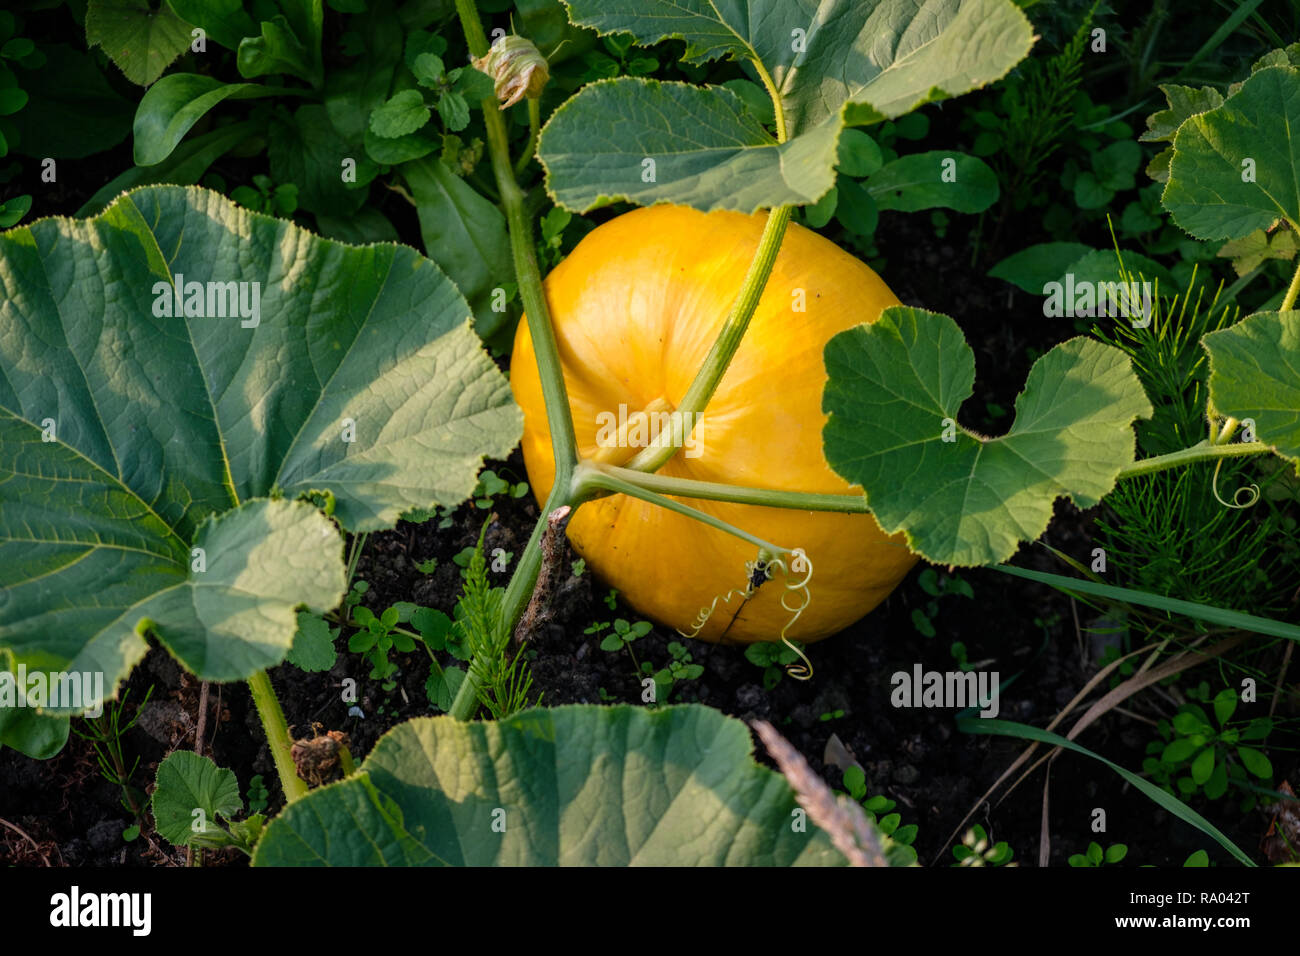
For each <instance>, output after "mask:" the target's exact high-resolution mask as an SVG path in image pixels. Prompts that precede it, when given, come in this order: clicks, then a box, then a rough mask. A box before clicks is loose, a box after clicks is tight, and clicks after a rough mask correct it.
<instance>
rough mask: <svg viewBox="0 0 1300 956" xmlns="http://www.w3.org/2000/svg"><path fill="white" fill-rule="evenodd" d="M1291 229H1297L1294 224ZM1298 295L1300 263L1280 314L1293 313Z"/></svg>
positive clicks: (1292, 278) (1288, 288)
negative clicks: (1292, 309)
mask: <svg viewBox="0 0 1300 956" xmlns="http://www.w3.org/2000/svg"><path fill="white" fill-rule="evenodd" d="M1291 228H1292V229H1295V228H1296V227H1295V224H1294V223H1292V226H1291ZM1297 231H1300V230H1297ZM1297 295H1300V262H1298V263H1296V267H1295V272H1294V273H1292V275H1291V284H1290V285H1289V286H1287V290H1286V295H1285V296H1283V297H1282V304H1281V305H1280V306H1278V309H1277V310H1278V311H1279V312H1289V311H1291V308H1292V306H1294V305H1295V300H1296V296H1297Z"/></svg>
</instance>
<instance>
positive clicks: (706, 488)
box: [575, 442, 1269, 514]
mask: <svg viewBox="0 0 1300 956" xmlns="http://www.w3.org/2000/svg"><path fill="white" fill-rule="evenodd" d="M1267 451H1269V447H1268V446H1267V445H1265V444H1264V443H1262V442H1242V443H1237V444H1232V445H1220V444H1211V443H1210V442H1201V443H1200V444H1197V445H1193V446H1192V447H1190V448H1184V449H1181V450H1179V451H1175V452H1170V453H1169V454H1167V455H1157V456H1155V457H1152V458H1144V459H1142V460H1141V461H1135V462H1134V463H1133V464H1131V465H1129V466H1128V467H1127V468H1123V469H1121V470H1120V472H1119V474H1118V475H1117V476H1116V480H1122V479H1124V478H1135V477H1137V476H1139V475H1149V474H1153V473H1154V472H1158V471H1165V470H1167V469H1169V468H1177V467H1180V466H1183V465H1190V464H1193V463H1195V462H1199V461H1215V460H1222V459H1224V458H1245V457H1247V456H1250V455H1258V454H1262V453H1264V452H1267ZM593 473H599V474H601V475H604V476H606V477H607V478H613V479H617V480H618V481H619V482H621V483H622V484H623V485H631V486H633V487H636V488H639V489H641V490H643V491H647V492H654V493H656V494H659V495H674V496H676V497H679V498H697V499H700V500H704V501H729V502H734V503H736V504H745V505H761V506H763V507H766V508H790V509H793V510H795V511H837V512H841V513H844V514H869V513H870V512H871V508H870V507H869V506H868V505H867V502H866V498H865V496H863V495H852V494H850V495H834V494H813V493H810V492H803V491H778V490H776V489H774V488H745V487H741V486H739V485H726V484H721V483H719V482H713V481H696V480H694V479H691V478H668V477H665V476H663V475H656V474H647V473H645V472H638V471H632V470H631V469H628V468H619V467H617V466H614V465H605V464H597V463H594V462H583V463H582V464H581V465H579V466H578V471H577V475H576V476H575V480H576V481H577V482H579V484H580V485H582V486H583V487H586V488H602V489H606V490H608V484H609V483H608V481H605V482H604V483H601V482H599V481H596V480H593V479H592V478H591V477H590V476H591V475H592V474H593Z"/></svg>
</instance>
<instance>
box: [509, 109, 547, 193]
mask: <svg viewBox="0 0 1300 956" xmlns="http://www.w3.org/2000/svg"><path fill="white" fill-rule="evenodd" d="M527 102H528V142H527V143H525V144H524V151H523V152H522V153H520V154H519V159H518V160H516V161H515V176H516V177H518V176H522V175H523V173H524V170H525V169H527V168H528V164H529V163H530V162H532V159H533V153H535V152H537V136H538V134H539V133H540V132H541V128H542V101H541V100H540V99H538V98H537V97H535V96H530V97H528V98H527Z"/></svg>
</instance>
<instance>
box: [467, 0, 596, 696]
mask: <svg viewBox="0 0 1300 956" xmlns="http://www.w3.org/2000/svg"><path fill="white" fill-rule="evenodd" d="M456 13H457V15H458V16H459V17H460V25H461V29H462V30H463V31H464V34H465V42H466V43H467V44H468V45H469V52H470V54H471V55H473V56H475V57H481V56H483V55H484V54H486V53H487V51H488V40H487V35H486V34H485V33H484V32H483V24H482V23H481V22H480V20H479V16H478V10H477V9H476V8H475V6H474V2H473V0H456ZM529 103H530V105H529V116H530V119H531V117H532V111H533V109H534V108H535V107H534V103H535V101H533V100H530V101H529ZM479 105H480V106H481V107H482V110H483V123H484V126H485V127H486V129H487V141H488V151H489V153H490V154H491V157H492V171H493V174H494V175H495V177H496V182H497V190H498V192H499V193H500V195H501V206H502V209H503V210H504V211H505V214H506V227H507V228H508V230H509V232H510V252H511V258H512V259H513V262H514V269H515V278H516V281H517V282H518V283H519V297H520V299H522V300H523V304H524V311H525V314H526V315H527V317H528V332H529V334H530V335H531V336H532V340H533V352H534V354H535V355H536V358H537V371H538V374H539V376H540V378H541V382H542V398H543V400H544V402H545V405H546V419H547V422H548V423H549V424H550V429H551V453H552V455H553V457H554V460H555V483H554V484H553V485H552V486H551V494H550V496H549V497H548V498H547V500H546V504H545V505H543V507H542V513H541V514H542V516H541V519H540V520H539V521H538V522H537V525H536V527H534V528H533V533H532V535H531V536H530V537H529V539H528V544H527V545H526V546H525V547H524V550H523V553H522V554H521V555H520V557H519V563H518V564H517V565H516V566H515V571H514V574H513V575H511V578H510V584H509V585H508V586H507V588H506V594H505V599H504V600H503V601H502V604H501V618H500V623H499V625H498V626H499V627H502V628H505V629H506V630H513V628H514V622H515V621H517V620H518V619H519V617H520V615H522V614H523V612H524V608H525V606H527V604H528V599H529V597H530V596H531V595H532V591H533V586H534V585H535V584H536V582H537V573H538V571H539V570H540V568H541V560H542V551H541V545H540V542H541V536H542V532H543V531H544V530H545V528H546V516H547V515H548V514H550V513H551V512H552V511H554V510H555V509H556V508H559V507H561V506H562V505H570V506H574V507H576V505H577V502H576V501H574V500H573V498H572V497H571V485H572V482H573V472H574V469H575V467H576V466H577V464H578V441H577V437H576V435H575V432H574V429H573V413H572V411H571V410H570V408H569V395H568V390H567V389H566V388H565V385H564V371H563V368H562V366H561V365H560V350H559V347H558V346H557V345H556V343H555V332H554V330H553V328H552V326H551V310H550V307H549V306H548V305H547V302H546V292H545V290H544V289H543V288H542V273H541V269H540V268H539V267H538V265H537V254H536V251H535V250H534V248H533V228H532V221H531V219H530V218H529V216H528V213H527V211H526V209H525V207H524V193H523V190H521V189H520V188H519V183H518V181H517V180H516V179H515V168H514V166H513V165H512V163H511V162H510V142H509V138H508V136H507V134H506V123H505V117H504V116H502V114H501V110H500V108H499V105H498V103H497V102H496V100H494V99H491V98H488V99H485V100H483V101H482V102H481V103H480V104H479ZM538 118H539V122H540V110H539V112H538ZM529 143H530V149H529V150H527V151H526V152H525V155H529V154H530V153H531V147H532V144H533V139H532V135H531V133H530V135H529ZM473 672H474V668H473V666H472V665H471V666H470V667H469V668H468V670H467V673H466V676H465V680H464V681H463V682H462V683H461V685H460V688H459V690H458V691H457V692H456V697H455V700H454V701H453V702H452V706H451V711H450V713H451V715H452V716H453V717H455V718H456V719H457V720H468V719H469V718H470V717H471V716H472V715H473V712H474V709H475V706H476V704H477V701H478V687H477V684H478V682H477V680H476V679H475V678H474V677H473Z"/></svg>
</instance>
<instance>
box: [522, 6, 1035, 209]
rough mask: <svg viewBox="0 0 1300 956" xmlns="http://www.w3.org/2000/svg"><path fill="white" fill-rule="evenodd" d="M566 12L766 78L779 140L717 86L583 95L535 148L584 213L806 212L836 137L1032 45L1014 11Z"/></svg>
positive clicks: (940, 92) (1003, 63) (949, 90)
mask: <svg viewBox="0 0 1300 956" xmlns="http://www.w3.org/2000/svg"><path fill="white" fill-rule="evenodd" d="M565 4H566V6H567V7H568V9H569V17H570V19H571V20H572V21H573V22H574V23H575V24H577V25H579V26H585V27H592V28H594V29H595V30H597V31H598V32H600V33H630V34H632V35H633V36H634V37H635V38H636V39H637V41H638V42H640V43H642V44H653V43H658V42H659V41H661V40H665V39H669V38H675V39H681V40H685V41H686V56H687V59H688V60H690V61H692V62H704V61H707V60H713V59H717V58H720V57H732V58H736V59H743V60H748V61H749V62H751V63H753V64H754V65H755V66H756V67H757V68H758V69H759V70H760V76H763V75H766V76H767V77H769V78H770V80H771V89H772V92H773V94H774V95H775V96H776V97H777V98H778V99H779V101H780V108H781V113H782V115H783V116H784V118H785V125H786V132H787V134H788V139H789V141H788V142H786V143H778V142H777V140H776V138H774V137H773V136H771V135H770V134H769V133H768V132H767V131H766V130H765V129H764V128H763V127H762V125H761V124H760V123H759V122H758V120H757V119H756V117H755V116H754V115H753V114H752V113H750V112H748V111H746V110H745V109H743V108H742V106H741V102H740V100H739V98H738V97H736V96H735V95H734V94H731V93H730V92H729V91H727V90H725V89H723V88H721V87H714V86H708V87H703V88H692V87H687V86H684V85H681V84H660V83H653V82H646V81H642V80H635V79H630V78H623V79H618V80H612V81H610V82H608V83H595V84H591V85H589V86H587V87H585V88H584V89H583V90H582V91H580V92H579V93H578V94H577V95H576V96H575V97H573V98H572V99H571V100H569V102H568V103H566V104H565V105H563V106H562V107H560V108H559V109H558V110H556V112H555V113H554V115H553V116H552V117H551V119H550V121H549V122H548V123H547V125H546V129H545V130H544V131H543V134H542V137H541V141H540V144H539V147H538V154H539V156H540V158H541V160H542V163H543V165H544V166H545V167H546V171H547V188H548V189H549V190H550V191H551V193H552V195H553V196H554V197H555V198H556V201H557V202H559V203H561V204H562V205H564V206H566V207H568V208H570V209H573V210H574V211H579V212H581V211H586V210H587V209H590V208H592V207H594V206H598V205H602V204H605V203H608V202H611V201H614V200H616V199H627V200H630V201H633V202H638V203H642V204H647V205H648V204H650V203H655V202H677V203H684V204H687V205H690V206H694V207H695V208H697V209H702V210H705V211H708V210H711V209H739V210H742V211H745V212H751V211H753V210H754V209H757V208H760V207H764V206H774V205H779V204H783V203H791V204H809V203H813V202H815V201H816V200H817V199H818V198H819V197H820V196H822V195H823V194H825V193H826V192H828V191H829V190H830V189H831V187H832V185H833V184H834V172H833V170H834V166H835V162H836V155H837V142H838V140H839V135H840V132H841V130H842V129H843V128H844V126H846V125H865V124H869V123H874V122H879V121H881V120H883V119H888V118H894V117H898V116H902V115H903V114H904V113H907V112H909V111H911V110H913V109H916V108H917V107H919V106H922V105H924V104H925V103H930V102H934V101H935V100H940V99H944V98H946V97H950V96H956V95H958V94H961V93H965V92H966V91H968V90H972V89H975V88H977V87H980V86H983V85H984V84H986V83H990V82H992V81H994V80H996V79H998V78H999V77H1001V76H1003V75H1004V74H1005V73H1006V72H1007V71H1008V70H1010V69H1011V67H1012V66H1014V65H1015V64H1016V63H1018V62H1019V61H1020V60H1021V59H1022V58H1023V57H1024V56H1025V54H1026V53H1028V51H1029V47H1030V44H1031V43H1032V39H1033V37H1032V29H1031V28H1030V25H1029V21H1028V20H1026V19H1025V16H1024V14H1022V13H1021V12H1020V10H1019V9H1018V8H1017V7H1016V6H1015V5H1014V4H1013V3H1011V2H1010V0H866V2H862V0H728V2H717V0H565ZM592 130H606V131H607V133H608V135H597V136H593V135H592ZM648 160H653V161H654V162H653V165H648V163H647V161H648Z"/></svg>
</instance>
